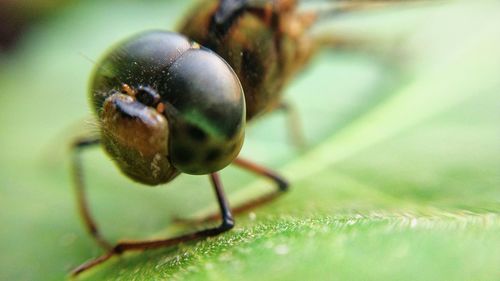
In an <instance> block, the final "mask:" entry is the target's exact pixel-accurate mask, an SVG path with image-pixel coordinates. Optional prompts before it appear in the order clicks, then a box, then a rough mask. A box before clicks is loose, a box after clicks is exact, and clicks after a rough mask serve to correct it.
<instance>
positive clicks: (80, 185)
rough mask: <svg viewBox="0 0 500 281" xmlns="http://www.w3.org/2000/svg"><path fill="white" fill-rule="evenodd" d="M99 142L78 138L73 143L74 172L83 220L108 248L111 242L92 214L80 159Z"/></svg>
mask: <svg viewBox="0 0 500 281" xmlns="http://www.w3.org/2000/svg"><path fill="white" fill-rule="evenodd" d="M98 144H99V139H98V138H81V139H77V140H76V141H75V142H74V143H73V145H72V147H71V148H72V153H73V155H72V156H73V159H72V174H73V181H74V186H75V192H76V200H77V206H78V211H79V212H80V216H81V217H82V219H83V222H84V223H85V226H86V228H87V231H88V232H89V233H90V235H92V237H93V238H94V239H95V241H96V242H97V244H99V246H101V247H102V248H104V249H106V250H108V249H111V244H109V242H107V241H106V239H104V237H103V236H102V235H101V233H100V231H99V228H98V227H97V224H96V222H95V220H94V218H93V217H92V214H91V213H90V209H89V206H88V201H87V196H86V194H85V181H84V178H83V172H82V170H83V169H82V163H81V159H80V154H81V152H82V150H84V149H87V148H90V147H93V146H95V145H98Z"/></svg>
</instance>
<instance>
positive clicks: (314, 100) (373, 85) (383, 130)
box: [0, 1, 500, 280]
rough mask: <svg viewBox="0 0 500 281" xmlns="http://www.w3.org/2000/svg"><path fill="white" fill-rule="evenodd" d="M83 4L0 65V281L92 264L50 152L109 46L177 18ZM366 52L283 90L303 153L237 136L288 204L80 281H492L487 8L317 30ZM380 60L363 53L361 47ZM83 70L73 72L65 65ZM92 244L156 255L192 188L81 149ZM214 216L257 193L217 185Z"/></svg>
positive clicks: (273, 136)
mask: <svg viewBox="0 0 500 281" xmlns="http://www.w3.org/2000/svg"><path fill="white" fill-rule="evenodd" d="M164 2H166V1H149V2H147V4H144V3H135V2H133V1H131V2H128V1H121V2H118V1H110V2H106V3H101V2H97V1H85V2H81V3H77V4H74V5H73V6H70V7H68V8H65V10H63V11H62V12H60V13H59V14H58V15H54V16H53V17H52V18H50V19H49V20H47V21H46V22H43V23H40V24H39V26H37V27H36V28H34V29H32V31H31V32H30V33H29V34H28V36H27V37H25V38H24V39H23V41H22V42H21V45H20V47H19V48H18V49H17V50H16V52H15V53H13V54H11V55H10V56H6V55H4V56H3V57H1V58H2V60H0V63H1V64H0V93H1V95H0V135H1V140H0V143H1V145H0V155H1V158H0V206H1V207H0V208H1V209H0V221H1V222H2V227H1V228H0V249H1V251H0V280H60V279H62V278H65V277H67V276H68V275H67V274H68V272H69V270H70V269H72V268H74V267H75V266H77V265H79V264H81V263H82V262H84V261H86V260H88V259H90V258H93V257H96V256H98V255H100V254H101V250H100V249H99V248H98V247H97V246H96V245H95V243H94V242H93V241H92V239H90V238H89V236H88V235H87V234H86V233H85V231H84V228H83V226H82V225H81V222H80V220H79V217H78V214H77V213H76V208H75V206H74V195H73V193H72V191H73V190H72V187H71V179H70V177H69V170H68V166H69V161H68V160H69V159H68V158H69V157H68V156H69V155H68V153H67V151H66V150H65V147H66V146H67V144H68V143H69V142H70V140H71V135H73V134H74V133H75V134H76V133H79V130H81V128H82V126H79V125H75V124H79V122H80V121H81V120H82V119H83V118H86V117H87V116H88V115H89V114H90V110H89V109H88V104H87V98H86V91H87V89H86V87H87V79H88V77H89V75H90V72H91V70H92V63H91V62H89V61H88V59H87V58H90V59H91V60H96V59H98V58H99V56H100V55H102V53H103V52H104V50H105V49H106V48H107V46H109V45H110V44H113V43H114V42H116V40H119V39H121V38H124V37H126V36H129V35H130V34H133V33H134V32H137V31H141V30H144V29H148V28H162V27H165V28H170V29H171V28H173V26H174V23H175V22H176V21H178V20H179V19H180V18H179V15H181V14H182V12H185V11H187V9H188V8H189V5H186V4H181V2H180V1H179V2H176V1H174V2H169V3H164ZM329 24H331V26H328V28H331V29H328V28H327V29H326V30H331V31H332V32H333V31H334V32H336V34H343V35H351V36H355V37H356V36H361V37H362V36H368V35H369V36H370V40H373V42H374V44H376V45H375V46H376V48H374V49H372V50H371V51H368V52H364V50H363V51H360V50H357V51H356V50H352V51H335V52H331V51H325V52H323V53H321V54H319V55H318V57H317V58H316V59H315V60H314V61H313V63H312V64H311V65H310V66H309V67H308V68H307V69H306V70H305V71H304V73H303V74H302V75H300V76H299V77H298V78H297V79H296V81H294V82H293V83H292V85H291V86H290V87H289V89H288V90H287V98H286V99H287V100H289V101H290V102H292V103H293V104H294V105H295V106H296V107H297V109H298V111H299V112H300V115H301V121H302V123H303V126H304V131H305V135H306V138H307V140H308V146H307V148H306V149H304V150H303V151H300V150H298V149H296V148H295V147H293V146H292V145H290V142H289V139H288V138H287V131H286V129H287V128H286V119H285V116H282V115H281V114H278V113H276V114H273V115H271V116H268V117H267V118H263V119H262V120H258V121H257V122H256V123H255V124H252V125H251V126H250V127H249V128H248V132H247V134H248V137H247V140H246V144H245V147H244V150H243V152H242V155H243V156H245V157H247V158H249V159H252V160H254V161H256V162H259V163H262V164H265V165H267V166H269V167H272V168H273V169H276V170H277V171H279V172H280V173H283V174H284V175H285V176H286V177H287V178H288V179H289V180H290V181H291V182H292V189H291V191H290V192H289V193H287V194H286V195H284V196H283V197H282V198H280V199H278V200H276V201H274V202H272V203H269V204H268V205H266V206H264V207H262V208H259V209H256V210H254V211H253V212H251V213H247V214H242V215H239V216H237V217H236V223H237V226H236V227H235V229H234V230H232V231H230V232H228V233H225V234H222V235H219V236H217V237H214V238H210V239H205V240H201V241H198V242H192V243H185V244H182V245H179V246H176V247H172V248H166V249H159V250H154V251H148V252H142V253H131V254H126V255H124V256H123V257H122V258H113V259H112V260H110V261H108V262H106V263H105V264H103V265H101V266H99V267H97V268H95V269H93V270H91V271H89V272H86V273H84V274H83V275H82V276H81V277H80V278H79V279H82V280H257V279H258V280H498V278H499V277H500V267H499V266H498V265H499V264H500V238H499V235H498V233H499V230H500V216H499V212H500V189H499V188H498V187H499V186H500V125H499V121H500V110H499V106H500V95H499V90H500V80H499V79H498V77H500V63H499V62H500V52H499V51H498V50H500V29H499V28H498V26H500V5H499V4H498V3H496V2H495V1H482V2H479V3H470V2H455V3H450V4H440V5H431V6H427V5H419V6H412V8H411V9H403V8H401V9H397V10H385V11H377V12H364V13H359V14H353V15H349V16H345V17H343V18H339V19H336V20H335V21H332V22H331V23H329ZM377 44H380V45H377ZM82 54H83V55H82ZM84 159H85V171H86V178H87V183H88V185H89V195H90V199H91V202H92V204H91V205H92V210H93V213H94V214H95V216H96V218H97V220H98V222H99V224H100V226H101V227H102V230H103V232H104V234H105V236H106V237H107V238H109V239H111V240H113V241H117V240H119V239H124V238H160V237H172V236H174V235H178V234H182V233H187V232H191V231H194V230H196V229H201V228H204V227H207V226H208V225H204V224H198V225H185V224H178V223H174V222H173V219H174V218H176V217H185V218H196V217H200V216H202V215H204V214H208V213H212V212H214V211H216V205H215V202H214V198H213V194H212V191H211V189H210V185H209V183H208V181H207V180H206V178H205V177H194V176H182V177H180V178H179V179H177V180H176V181H175V182H173V183H172V184H169V185H167V186H164V187H163V186H162V187H160V188H155V189H151V188H145V187H143V186H141V185H138V184H135V183H132V182H130V181H129V180H128V179H126V178H125V177H124V176H123V175H121V174H120V173H119V172H118V171H117V169H116V168H115V167H114V165H113V164H112V162H111V161H110V160H109V159H107V157H106V156H105V155H103V153H102V151H101V150H99V149H97V150H93V151H91V152H89V153H88V154H86V155H85V157H84ZM222 176H223V181H224V184H225V186H226V189H227V193H228V194H229V197H230V201H231V204H232V205H233V206H234V205H237V204H238V203H241V202H244V201H245V200H248V198H250V197H255V196H257V195H258V194H261V193H263V192H266V191H268V190H269V188H271V186H270V184H269V183H268V182H266V181H261V180H260V179H255V178H254V177H253V176H252V175H249V174H247V173H245V172H242V171H240V170H237V169H234V168H231V167H230V168H228V169H226V170H224V171H223V173H222Z"/></svg>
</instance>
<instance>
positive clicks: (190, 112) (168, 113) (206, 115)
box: [92, 31, 246, 181]
mask: <svg viewBox="0 0 500 281" xmlns="http://www.w3.org/2000/svg"><path fill="white" fill-rule="evenodd" d="M124 87H125V88H124ZM116 89H122V95H128V96H130V98H133V99H135V101H136V102H137V104H136V103H130V104H127V106H126V107H125V108H120V109H122V111H124V112H129V111H133V112H134V113H135V114H136V115H140V114H142V111H143V110H144V112H150V110H154V109H156V111H157V113H158V114H160V115H161V116H163V117H164V118H165V119H166V121H167V123H168V128H169V129H168V130H167V131H166V132H165V134H167V136H166V137H165V139H167V142H168V143H167V145H168V151H166V152H164V151H162V152H161V153H162V155H163V156H165V157H167V158H168V159H169V161H170V164H171V165H172V166H173V167H174V168H175V169H177V170H178V171H181V172H184V173H188V174H208V173H212V172H215V171H218V170H220V169H222V168H224V167H225V166H227V165H229V164H230V163H231V162H232V161H233V160H234V158H235V157H236V156H237V155H238V153H239V151H240V149H241V146H242V143H243V137H244V127H245V116H246V107H245V98H244V95H243V90H242V87H241V84H240V81H239V80H238V77H237V76H236V74H235V73H234V71H233V70H232V68H231V67H230V66H229V65H228V64H227V63H226V62H225V61H224V60H223V59H222V58H221V57H219V56H218V55H217V54H216V53H214V52H212V51H210V50H209V49H206V48H203V47H200V46H199V45H198V44H196V43H193V42H191V41H189V40H188V39H187V38H185V37H184V36H182V35H179V34H175V33H170V32H160V31H152V32H146V33H142V34H139V35H137V36H135V37H132V38H131V39H129V40H127V41H124V42H122V43H121V44H120V45H118V46H117V47H116V48H114V49H113V50H112V51H111V52H110V53H108V55H107V56H106V57H105V58H104V59H103V60H102V61H101V62H100V63H99V64H98V65H97V70H96V73H95V76H94V80H93V86H92V93H93V94H92V101H93V104H94V107H95V109H96V112H97V113H98V114H99V116H100V117H101V118H102V116H103V104H104V102H105V101H106V100H108V98H110V97H112V96H114V95H116V92H117V91H116ZM138 105H143V106H144V108H143V107H138ZM160 105H161V106H160ZM134 106H135V107H134ZM157 106H160V107H157ZM136 107H138V108H136ZM159 108H160V109H159ZM134 116H135V115H134ZM157 117H158V116H157ZM158 118H159V117H158ZM124 120H125V119H124V118H118V119H113V118H110V119H109V120H108V123H109V128H123V129H126V126H125V125H123V124H112V122H125V121H124ZM134 120H136V122H144V124H143V126H142V127H141V128H149V126H150V125H151V124H153V123H152V122H150V120H149V119H144V120H143V119H137V118H136V119H134ZM115 135H116V134H113V132H111V131H110V130H108V131H107V134H106V136H105V137H106V138H109V140H108V141H107V143H110V144H111V143H115V142H117V140H114V139H112V138H113V137H114V136H115ZM138 138H140V136H139V135H137V134H136V135H135V136H134V138H130V139H128V138H121V139H120V141H122V142H124V144H123V146H124V147H132V146H131V145H127V143H128V142H133V141H134V142H137V141H138ZM149 142H150V140H149V139H148V138H147V136H144V139H142V140H140V143H141V144H142V146H140V147H139V146H135V147H137V149H139V148H140V149H141V150H146V149H147V148H148V146H149ZM235 144H236V145H235ZM108 152H109V153H110V154H111V155H112V157H113V158H114V159H115V160H116V159H120V155H119V153H118V152H119V151H118V152H117V150H116V149H111V148H109V149H108ZM130 153H132V152H130ZM134 153H135V154H134V155H144V153H143V152H142V151H134ZM158 153H160V152H158ZM165 154H166V155H165ZM122 158H123V157H122ZM146 160H147V159H146ZM146 160H145V159H142V160H141V161H137V163H131V162H130V161H127V163H121V162H120V161H118V160H116V161H118V162H117V163H118V164H119V166H120V167H121V168H122V170H124V172H126V173H128V174H131V173H130V171H129V170H130V169H135V170H139V169H143V170H148V169H149V170H150V169H151V168H150V166H144V163H146V164H147V163H150V162H151V161H146ZM132 167H133V168H132ZM142 181H144V180H142Z"/></svg>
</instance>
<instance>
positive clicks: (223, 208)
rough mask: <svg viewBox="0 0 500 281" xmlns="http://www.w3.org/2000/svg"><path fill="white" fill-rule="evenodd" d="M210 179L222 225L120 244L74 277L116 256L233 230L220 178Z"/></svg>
mask: <svg viewBox="0 0 500 281" xmlns="http://www.w3.org/2000/svg"><path fill="white" fill-rule="evenodd" d="M210 179H211V181H212V185H213V187H214V190H215V195H216V196H217V202H218V204H219V208H220V216H221V217H222V223H221V224H220V225H219V226H218V227H214V228H208V229H205V230H201V231H197V232H194V233H190V234H186V235H182V236H179V237H174V238H168V239H162V240H150V241H148V240H145V241H128V242H127V241H126V242H120V243H118V244H117V245H116V246H114V247H113V248H112V249H110V250H109V251H108V252H107V253H106V254H104V255H102V256H101V257H99V258H97V259H94V260H91V261H89V262H87V263H84V264H82V265H81V266H79V267H78V268H76V269H75V270H73V271H72V275H73V276H75V275H78V274H80V273H82V272H83V271H86V270H88V269H90V268H92V267H94V266H96V265H99V264H101V263H103V262H105V261H107V260H108V259H110V258H111V257H113V256H115V255H120V254H122V253H124V252H129V251H142V250H148V249H157V248H163V247H169V246H174V245H177V244H179V243H182V242H187V241H192V240H197V239H201V238H205V237H210V236H216V235H218V234H220V233H223V232H226V231H228V230H230V229H231V228H233V226H234V220H233V215H232V213H231V209H230V208H229V204H228V202H227V200H226V196H225V195H224V190H223V186H222V183H221V181H220V178H219V174H217V173H214V174H211V175H210Z"/></svg>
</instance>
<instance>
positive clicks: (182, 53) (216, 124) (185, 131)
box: [72, 0, 385, 275]
mask: <svg viewBox="0 0 500 281" xmlns="http://www.w3.org/2000/svg"><path fill="white" fill-rule="evenodd" d="M302 2H304V1H300V0H207V1H202V2H200V3H199V4H198V6H197V7H195V8H194V9H192V10H191V11H190V12H189V13H188V15H187V16H186V18H185V20H184V22H183V23H182V24H181V26H180V28H179V30H178V32H169V31H162V30H153V31H146V32H142V33H140V34H137V35H135V36H132V37H131V38H129V39H126V40H124V41H123V42H121V43H119V44H118V45H116V46H115V47H114V48H112V49H111V50H110V51H109V52H108V53H107V54H106V55H105V56H104V58H103V59H102V60H101V61H99V62H98V63H97V64H96V69H95V71H94V74H93V78H92V83H91V89H90V100H91V107H92V109H93V112H94V114H95V117H96V118H97V120H98V125H99V129H100V130H99V134H98V136H86V137H80V138H78V139H76V140H75V141H74V142H73V144H72V157H73V158H72V174H73V179H74V186H75V190H76V198H77V205H78V209H79V212H80V214H81V217H82V219H83V222H84V224H85V227H86V229H87V230H88V232H89V233H90V235H91V236H92V237H93V238H94V240H95V241H96V242H97V243H98V244H99V245H100V246H101V247H102V248H103V249H104V251H105V253H104V254H103V255H102V256H100V257H98V258H95V259H92V260H90V261H88V262H86V263H84V264H82V265H80V266H79V267H77V268H75V269H74V270H73V271H72V274H73V275H78V274H80V273H82V272H84V271H86V270H89V269H91V268H93V267H95V266H97V265H99V264H101V263H103V262H105V261H107V260H109V259H110V258H112V257H113V256H117V255H121V254H123V253H125V252H130V251H142V250H148V249H156V248H161V247H168V246H173V245H177V244H179V243H181V242H187V241H192V240H197V239H202V238H205V237H211V236H216V235H219V234H221V233H223V232H226V231H229V230H230V229H232V228H233V227H234V215H235V214H237V213H240V212H243V211H246V210H249V209H251V208H254V207H256V206H259V205H262V204H264V203H267V202H269V201H271V200H273V199H275V198H277V197H279V196H280V195H282V194H284V193H285V192H286V191H287V190H288V188H289V183H288V181H287V180H286V179H285V178H284V177H283V176H281V175H279V174H278V173H277V172H275V171H272V170H271V169H268V168H266V167H263V166H261V165H259V164H256V163H254V162H252V161H249V160H246V159H243V158H241V157H239V156H238V154H239V152H240V150H241V147H242V144H243V141H244V137H245V126H246V124H247V123H248V122H251V121H253V120H254V119H257V118H258V117H260V116H264V115H266V114H268V113H270V112H273V111H276V110H284V111H286V112H288V113H290V107H289V106H288V105H287V104H285V103H284V102H283V100H282V94H283V91H284V88H285V87H286V86H287V85H288V84H289V82H290V81H291V80H293V78H294V77H295V76H296V75H297V73H299V72H300V71H301V70H302V69H304V67H305V66H306V65H307V64H308V62H309V61H310V60H311V58H312V57H313V56H314V55H315V54H316V53H318V51H319V50H321V49H324V48H326V47H330V48H335V47H337V46H339V44H345V42H343V40H339V38H335V37H332V36H330V35H328V36H325V35H324V34H319V35H318V34H314V33H313V32H311V30H312V28H313V27H314V26H315V25H316V24H317V23H319V22H320V21H321V20H322V19H323V18H324V17H335V16H336V15H340V14H343V13H347V12H352V11H358V10H362V9H365V8H372V7H376V6H378V5H379V4H381V3H382V4H385V1H347V0H339V1H326V2H331V3H333V4H335V5H333V6H332V8H330V9H327V10H322V9H307V10H304V9H302V8H301V7H302V5H301V4H303V3H302ZM339 42H340V43H339ZM98 145H100V146H102V147H103V148H104V151H105V152H106V153H107V154H108V155H109V156H110V158H111V159H112V160H113V161H114V162H115V164H116V165H117V166H118V168H119V169H120V170H121V171H122V172H123V174H125V175H126V176H128V177H129V178H130V179H132V180H134V181H136V182H139V183H142V184H145V185H152V186H156V185H160V184H166V183H168V182H170V181H172V180H174V179H175V178H177V177H178V176H179V175H180V174H182V173H186V174H191V175H208V177H209V180H210V182H211V184H212V186H213V190H214V192H215V195H216V199H217V203H218V207H219V213H218V214H214V215H211V216H209V217H208V218H207V219H214V218H220V219H221V223H220V224H219V225H218V226H216V227H212V228H207V229H204V230H201V231H197V232H193V233H188V234H184V235H181V236H178V237H168V238H165V239H159V240H139V241H122V242H118V243H117V244H116V245H112V244H111V243H110V242H109V241H108V240H106V239H105V238H104V236H103V235H102V233H101V231H100V229H99V227H98V225H97V223H96V221H95V219H94V217H93V216H92V213H91V211H90V209H89V204H88V200H87V196H86V187H85V184H84V176H83V166H82V163H81V158H80V157H81V153H82V152H83V151H85V150H86V149H88V148H89V147H93V146H98ZM230 164H231V165H235V166H238V167H240V168H242V169H244V170H247V171H249V172H251V173H254V174H256V175H258V176H262V177H264V178H266V179H268V180H270V181H271V182H272V183H274V186H275V187H274V188H273V189H272V190H271V192H269V193H268V194H264V195H262V196H260V197H257V198H254V199H249V200H248V201H247V202H245V203H243V204H241V205H239V206H235V207H234V208H231V207H230V206H229V203H228V200H227V197H226V195H225V193H224V188H223V185H222V181H221V179H220V176H219V171H220V170H222V169H224V168H225V167H227V166H228V165H230Z"/></svg>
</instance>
